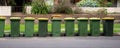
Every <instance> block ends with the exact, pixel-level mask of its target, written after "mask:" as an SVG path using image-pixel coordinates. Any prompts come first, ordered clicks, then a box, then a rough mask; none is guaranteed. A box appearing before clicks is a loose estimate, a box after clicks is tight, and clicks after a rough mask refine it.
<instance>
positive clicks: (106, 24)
mask: <svg viewBox="0 0 120 48" xmlns="http://www.w3.org/2000/svg"><path fill="white" fill-rule="evenodd" d="M102 21H103V34H104V35H105V36H113V26H114V18H112V17H105V18H103V19H102Z"/></svg>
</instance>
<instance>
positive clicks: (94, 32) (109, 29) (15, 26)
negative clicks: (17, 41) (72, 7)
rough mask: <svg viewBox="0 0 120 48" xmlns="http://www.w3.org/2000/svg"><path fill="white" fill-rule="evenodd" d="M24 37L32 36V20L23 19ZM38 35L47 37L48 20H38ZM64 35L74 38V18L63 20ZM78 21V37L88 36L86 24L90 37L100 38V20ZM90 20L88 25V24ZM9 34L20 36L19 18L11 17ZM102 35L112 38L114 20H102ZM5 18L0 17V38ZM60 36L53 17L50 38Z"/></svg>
mask: <svg viewBox="0 0 120 48" xmlns="http://www.w3.org/2000/svg"><path fill="white" fill-rule="evenodd" d="M24 19H25V33H24V34H25V36H26V37H32V36H33V34H34V20H35V19H34V18H32V17H25V18H24ZM38 20H39V23H38V35H39V36H40V37H45V36H47V35H48V18H38ZM64 20H65V34H66V36H74V30H75V28H74V26H75V25H74V24H75V23H74V21H75V18H71V17H70V18H65V19H64ZM77 20H78V34H79V35H80V36H88V33H89V32H88V24H90V34H91V36H100V18H89V19H88V18H77ZM88 20H90V23H88ZM10 21H11V32H10V35H11V36H12V37H19V36H20V18H19V17H11V18H10ZM102 22H103V23H102V24H103V34H104V35H105V36H113V25H114V18H111V17H105V18H102ZM4 28H5V17H0V37H3V36H4ZM60 35H61V18H60V17H54V18H53V19H52V36H55V37H56V36H60Z"/></svg>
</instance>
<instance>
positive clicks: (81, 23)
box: [77, 18, 88, 36]
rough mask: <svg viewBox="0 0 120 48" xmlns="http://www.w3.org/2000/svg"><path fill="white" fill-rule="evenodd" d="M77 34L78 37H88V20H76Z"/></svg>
mask: <svg viewBox="0 0 120 48" xmlns="http://www.w3.org/2000/svg"><path fill="white" fill-rule="evenodd" d="M77 20H78V33H79V35H80V36H88V18H78V19H77Z"/></svg>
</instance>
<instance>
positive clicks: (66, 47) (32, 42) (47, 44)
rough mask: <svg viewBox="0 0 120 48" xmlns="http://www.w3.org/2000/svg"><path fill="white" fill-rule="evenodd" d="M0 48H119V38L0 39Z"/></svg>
mask: <svg viewBox="0 0 120 48" xmlns="http://www.w3.org/2000/svg"><path fill="white" fill-rule="evenodd" d="M0 48H120V36H114V37H31V38H25V37H17V38H9V37H6V38H0Z"/></svg>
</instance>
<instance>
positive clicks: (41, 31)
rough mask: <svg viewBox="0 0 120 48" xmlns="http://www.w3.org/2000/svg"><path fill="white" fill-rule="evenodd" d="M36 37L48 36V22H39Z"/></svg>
mask: <svg viewBox="0 0 120 48" xmlns="http://www.w3.org/2000/svg"><path fill="white" fill-rule="evenodd" d="M38 26H39V28H38V35H39V36H40V37H46V36H47V35H48V20H39V25H38Z"/></svg>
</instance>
